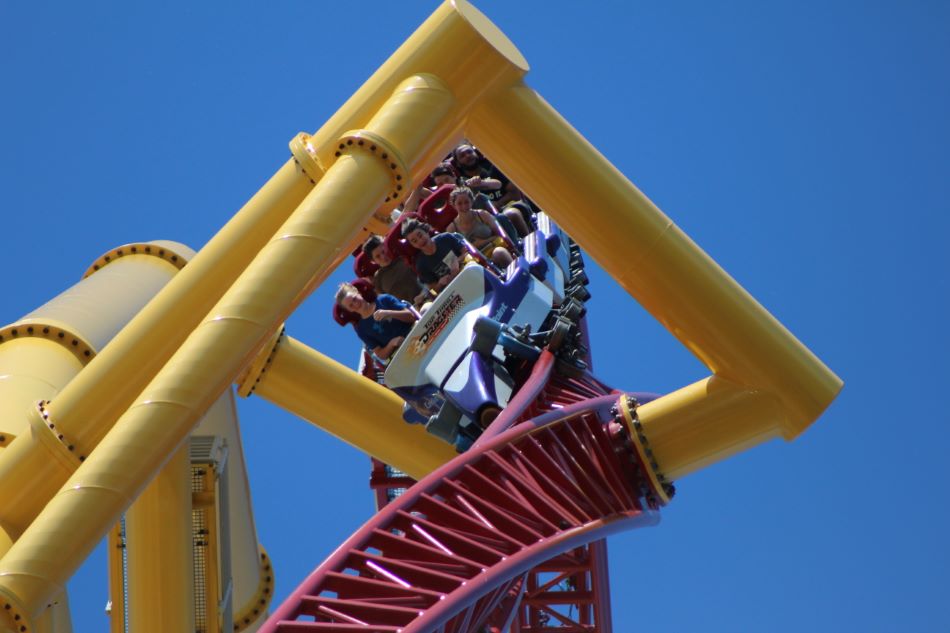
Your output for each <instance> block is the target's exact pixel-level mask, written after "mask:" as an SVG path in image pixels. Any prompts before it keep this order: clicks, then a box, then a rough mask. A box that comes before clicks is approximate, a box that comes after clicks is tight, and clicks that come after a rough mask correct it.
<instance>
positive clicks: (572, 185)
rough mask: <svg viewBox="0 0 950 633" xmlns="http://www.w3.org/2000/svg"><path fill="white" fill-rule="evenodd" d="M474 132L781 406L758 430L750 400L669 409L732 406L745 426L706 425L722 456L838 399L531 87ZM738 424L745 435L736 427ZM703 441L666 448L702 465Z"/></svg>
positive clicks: (813, 361)
mask: <svg viewBox="0 0 950 633" xmlns="http://www.w3.org/2000/svg"><path fill="white" fill-rule="evenodd" d="M466 131H467V133H468V136H469V137H470V138H471V139H472V140H473V141H474V142H475V143H477V144H478V146H479V147H480V148H481V149H482V150H483V151H484V152H485V153H486V155H488V156H490V157H491V159H492V161H493V162H495V164H497V165H498V167H499V168H500V169H502V171H504V172H505V174H506V175H507V176H508V177H510V178H511V179H512V180H513V181H514V182H517V183H518V186H519V187H521V188H522V189H523V190H524V191H525V192H526V193H528V194H529V195H530V196H531V198H532V199H533V200H534V201H535V202H537V203H538V204H539V205H540V206H541V207H542V208H543V209H545V211H547V212H548V213H550V214H551V215H552V216H553V217H554V218H555V219H556V220H557V222H558V223H559V224H560V225H561V226H562V227H563V228H564V230H565V231H567V232H568V233H569V234H570V235H571V237H573V238H574V239H575V240H577V242H578V243H579V244H580V245H581V247H582V248H583V249H584V250H585V252H587V253H588V254H590V255H591V256H592V257H593V258H594V259H595V260H596V261H597V263H598V264H600V265H601V266H602V267H603V268H604V270H606V271H607V272H608V273H609V274H610V275H611V276H612V277H613V278H614V279H615V280H617V282H618V283H619V284H620V285H621V286H622V287H623V288H624V289H626V290H627V292H629V293H630V294H631V295H632V296H633V297H634V298H635V299H636V300H637V301H638V302H639V303H640V304H641V305H643V307H644V308H646V309H647V310H648V311H649V312H650V313H651V314H652V315H653V316H654V317H655V318H656V319H657V320H658V321H659V322H660V323H662V324H663V325H664V327H666V328H667V329H668V330H669V331H670V332H671V333H672V334H673V335H674V336H676V337H677V338H678V339H679V340H680V341H681V342H682V343H683V344H684V345H685V346H686V347H687V348H688V349H689V350H690V351H692V352H693V353H694V354H695V355H696V356H697V357H698V358H699V359H700V360H701V361H702V362H703V363H704V364H705V365H706V366H707V367H709V368H710V369H711V370H712V371H713V373H714V374H715V375H716V376H717V377H719V378H722V379H724V380H726V381H729V382H733V383H736V384H737V385H739V386H740V388H741V389H742V390H745V391H748V392H750V393H756V394H762V395H766V396H768V398H770V399H772V400H774V401H775V402H776V403H777V406H778V407H779V413H778V414H774V415H769V416H768V417H767V418H762V419H759V420H758V423H757V424H758V425H759V427H760V428H758V429H756V430H753V429H750V428H746V426H745V425H748V424H754V423H755V418H754V417H748V416H747V413H748V407H749V406H751V405H750V401H749V400H748V399H747V398H725V399H722V398H716V399H714V400H710V401H709V402H708V403H705V404H703V401H702V398H700V400H699V401H698V402H693V404H692V405H691V406H690V407H689V408H688V410H689V414H688V415H687V418H686V419H685V420H679V419H677V418H676V417H675V416H674V415H673V414H672V413H671V412H672V411H679V410H681V409H680V407H679V406H678V404H675V405H672V406H670V407H669V408H668V409H667V410H666V411H667V413H666V414H665V415H664V416H662V417H663V420H665V421H666V422H668V423H675V424H676V425H677V426H678V428H679V430H680V431H681V432H687V431H688V429H686V428H685V427H684V426H683V424H684V422H685V421H687V420H689V421H693V422H697V423H702V415H700V416H695V415H693V412H694V411H696V410H702V409H703V407H708V412H709V413H711V414H713V415H714V416H718V417H728V414H729V413H730V412H733V413H735V414H736V416H738V417H739V418H741V419H742V420H743V425H744V426H743V428H741V429H739V428H734V429H730V428H725V427H724V428H722V429H721V432H722V433H723V434H725V435H726V437H724V438H721V439H718V438H717V439H715V441H713V439H714V438H713V437H712V434H709V433H708V430H709V429H706V431H704V437H705V438H706V439H708V440H710V441H713V443H712V444H711V445H710V446H709V450H710V451H711V452H712V453H713V454H718V452H719V450H720V449H719V447H720V446H721V445H723V444H730V443H735V442H740V441H741V439H740V438H742V437H745V436H747V435H749V434H753V435H757V436H759V437H763V438H764V437H766V436H770V434H772V433H774V432H776V431H777V433H778V434H779V435H780V436H781V437H784V438H785V439H786V440H790V439H792V438H794V437H795V436H797V435H798V434H799V433H801V432H802V431H803V430H804V429H805V428H806V427H807V426H808V425H809V424H811V423H812V422H813V421H814V420H815V419H817V418H818V416H819V415H820V414H821V412H822V411H824V409H825V408H826V407H827V406H828V405H829V404H830V403H831V401H832V400H833V399H834V398H835V396H836V395H837V393H838V391H839V390H840V389H841V386H842V382H841V380H840V379H839V378H838V377H837V376H836V375H835V374H834V373H833V372H832V371H831V370H830V369H828V367H826V366H825V365H824V364H823V363H822V362H821V361H820V360H819V359H818V358H817V357H816V356H815V355H814V354H813V353H812V352H811V351H809V350H808V349H807V348H806V347H805V346H804V345H802V344H801V343H800V342H799V341H798V340H797V339H796V338H795V337H794V336H793V335H792V334H791V333H790V332H789V331H788V330H786V329H785V327H784V326H782V324H781V323H779V322H778V321H777V320H776V319H775V318H774V317H773V316H772V315H771V314H769V313H768V312H767V311H766V310H765V309H764V308H763V307H762V306H761V305H760V304H759V303H758V302H757V301H756V300H755V299H754V298H753V297H752V296H751V295H749V293H748V292H746V291H745V290H744V289H743V288H742V287H741V286H739V284H737V283H736V282H735V280H733V279H732V278H731V277H730V276H729V275H728V274H727V273H726V272H725V271H724V270H722V268H720V267H719V265H718V264H716V262H714V261H713V260H712V259H711V258H710V257H709V256H708V255H706V253H705V252H703V251H702V249H700V248H699V247H698V246H697V245H696V244H695V243H694V242H693V241H692V240H690V239H689V237H687V236H686V234H684V233H683V232H682V231H681V230H680V229H679V228H678V227H677V226H676V225H674V224H673V222H672V221H671V220H670V219H669V218H668V217H667V216H665V215H664V214H663V213H662V212H661V211H660V210H659V209H658V208H657V207H656V206H654V205H653V203H652V202H650V200H649V199H648V198H647V197H646V196H645V195H643V193H641V192H640V191H639V190H638V189H637V188H636V187H635V186H634V185H633V184H632V183H631V182H630V181H629V180H627V178H626V177H625V176H624V175H623V174H621V173H620V172H619V171H618V170H617V169H616V168H615V167H614V166H613V165H611V164H610V162H609V161H608V160H607V159H606V158H604V157H603V156H602V155H601V154H600V153H599V152H598V151H597V150H596V149H595V148H594V147H593V146H591V145H590V143H588V142H587V141H586V140H585V139H584V138H583V137H582V136H581V135H580V134H579V133H578V132H577V131H576V130H575V129H574V128H573V127H571V125H570V124H569V123H567V121H565V120H564V119H563V118H562V117H561V116H560V115H559V114H558V113H557V112H556V111H555V110H554V109H553V108H552V107H551V106H550V105H549V104H548V103H547V102H546V101H545V100H544V99H543V98H542V97H541V96H540V95H538V94H537V93H536V92H535V91H534V90H532V89H531V88H528V87H527V86H524V85H518V86H513V87H510V88H507V89H503V90H500V91H498V92H496V93H494V94H493V95H492V96H491V97H490V98H486V99H485V100H483V101H482V102H481V104H480V106H479V107H478V108H477V109H476V110H474V111H473V113H472V115H471V116H470V118H469V122H468V126H467V128H466ZM691 393H693V394H694V395H695V392H691ZM758 397H759V396H756V399H757V398H758ZM651 404H653V403H651ZM661 406H665V405H661V404H659V403H656V404H653V406H652V407H651V409H652V410H657V409H658V408H659V407H661ZM723 407H725V410H723ZM659 426H660V425H659V424H652V425H651V428H659ZM733 433H735V434H736V435H737V437H735V438H731V437H729V436H730V435H732V434H733ZM670 446H672V445H670ZM698 449H699V446H698V445H690V447H689V453H688V454H682V455H681V454H669V455H668V458H669V459H672V460H673V463H676V464H680V463H698V462H700V461H702V459H701V458H700V457H699V456H698V455H697V454H695V451H696V450H698ZM669 452H670V453H672V448H670V451H669ZM661 467H662V464H661ZM678 467H679V466H677V468H678Z"/></svg>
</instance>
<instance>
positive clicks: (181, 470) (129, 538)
mask: <svg viewBox="0 0 950 633" xmlns="http://www.w3.org/2000/svg"><path fill="white" fill-rule="evenodd" d="M188 449H189V447H188V444H187V443H186V444H185V445H184V446H183V447H181V448H179V449H178V450H177V451H176V452H175V454H174V455H172V457H171V458H170V459H169V460H168V462H167V463H166V464H165V466H164V467H163V468H162V470H161V472H160V473H158V475H157V476H156V477H155V479H153V480H152V482H151V483H150V484H149V485H148V486H147V487H146V488H145V490H144V491H143V492H142V494H140V495H139V496H138V498H137V499H136V500H135V503H133V504H132V506H131V507H130V508H129V510H128V512H126V514H125V534H126V539H125V540H126V549H127V551H128V587H129V603H128V604H127V605H126V608H127V609H128V619H129V631H130V632H131V633H149V632H150V631H190V630H194V628H195V590H194V570H193V568H192V553H191V552H192V547H193V544H192V532H191V461H190V459H189V452H188Z"/></svg>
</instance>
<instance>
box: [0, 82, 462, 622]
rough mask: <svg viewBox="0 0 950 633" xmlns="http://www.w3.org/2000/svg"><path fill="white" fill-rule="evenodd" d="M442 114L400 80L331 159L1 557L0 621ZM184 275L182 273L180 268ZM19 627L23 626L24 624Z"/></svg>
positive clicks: (167, 435) (308, 276)
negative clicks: (2, 607) (4, 606)
mask: <svg viewBox="0 0 950 633" xmlns="http://www.w3.org/2000/svg"><path fill="white" fill-rule="evenodd" d="M452 105H453V98H452V94H451V92H450V91H449V90H448V89H447V88H446V87H445V85H444V84H443V83H442V82H441V81H439V80H438V79H437V78H435V77H432V76H426V77H421V76H417V77H411V78H409V79H407V80H406V81H404V82H403V83H402V84H401V86H400V89H399V90H397V92H396V93H395V94H394V95H393V97H392V98H391V99H390V100H389V101H387V103H386V104H385V105H384V106H383V108H381V110H380V112H379V113H377V115H376V116H374V117H373V119H372V120H370V121H369V123H368V124H367V126H366V129H365V130H359V131H354V132H351V133H347V134H346V135H345V136H344V137H343V138H341V141H340V145H339V147H340V149H339V150H338V151H339V152H340V156H339V157H338V158H337V160H336V162H335V163H334V164H333V165H332V166H331V167H330V168H329V169H328V170H327V172H326V174H325V175H324V177H323V179H321V181H320V182H319V183H318V184H317V186H316V187H315V188H314V190H313V191H312V192H311V193H310V194H309V195H308V196H307V197H306V198H305V199H304V201H303V203H302V204H301V205H300V207H299V208H298V209H297V210H296V211H295V212H294V213H293V214H292V215H291V217H290V218H289V219H288V220H287V222H286V223H285V224H284V225H283V226H282V227H281V228H280V230H279V231H278V232H277V233H276V234H275V236H274V238H273V239H272V240H271V241H270V242H268V243H267V245H266V246H265V247H264V248H263V249H261V251H260V253H259V254H258V255H257V257H255V258H254V261H253V262H252V263H251V264H250V265H249V266H248V268H247V269H246V270H245V271H244V272H243V273H242V274H241V276H240V277H239V278H238V279H237V281H236V282H235V283H234V285H233V286H232V287H231V288H230V289H229V290H228V292H227V293H225V295H224V296H223V297H222V298H221V300H220V301H219V302H218V304H217V305H216V306H215V307H214V309H213V310H212V311H211V312H210V313H209V314H208V315H207V317H205V319H204V320H203V321H202V322H201V323H200V324H199V325H198V327H197V328H195V330H194V331H193V332H192V334H191V335H190V336H189V337H188V338H187V339H186V341H185V342H184V344H182V346H181V348H180V349H179V350H178V351H177V352H176V353H175V354H174V356H172V358H171V359H170V360H169V362H168V363H167V364H166V365H165V367H164V368H163V369H162V370H161V371H160V372H159V373H158V375H157V376H156V377H155V379H154V380H153V381H152V382H151V383H150V384H149V386H148V387H147V388H146V389H145V390H144V391H143V392H142V394H141V395H140V396H139V398H138V399H137V400H136V402H135V403H134V404H133V405H132V406H131V407H130V408H129V410H128V411H127V412H126V413H125V414H124V415H123V416H122V417H121V418H120V419H119V421H118V422H117V424H116V425H115V428H114V429H113V430H112V431H111V432H109V434H108V435H107V436H106V438H104V439H103V441H102V442H101V443H100V445H99V447H98V448H97V449H96V451H95V452H93V453H92V454H91V455H90V456H89V457H88V459H86V461H85V462H84V463H83V464H82V465H81V466H80V467H79V469H78V470H77V471H76V472H75V474H74V475H73V476H72V477H71V478H70V479H69V481H67V482H66V484H65V485H64V486H63V488H62V489H61V490H60V491H59V492H58V493H57V494H56V496H54V497H53V498H52V499H51V500H50V502H49V503H48V504H47V505H46V507H45V508H44V509H43V511H42V512H41V513H40V514H39V516H38V517H37V518H36V520H35V521H34V522H33V523H32V524H31V526H30V527H29V528H28V529H27V530H26V531H25V532H24V533H23V535H22V536H21V537H20V538H19V540H17V542H16V543H15V544H14V545H13V547H12V548H10V550H9V551H8V552H7V553H6V555H5V556H4V557H3V559H2V560H0V596H2V599H3V600H5V601H6V603H9V604H10V605H11V609H9V610H6V611H5V612H3V613H0V622H2V621H3V620H4V619H6V624H7V626H8V627H12V626H14V619H13V618H15V617H17V616H19V617H20V618H21V620H24V619H26V620H30V619H32V618H34V617H36V615H37V614H39V613H40V612H42V610H43V609H45V608H47V606H48V605H49V603H48V601H49V600H50V598H51V597H52V596H53V595H55V594H56V593H58V592H59V591H61V589H62V586H63V585H64V583H65V582H66V579H67V578H68V577H69V575H70V574H71V573H72V572H73V571H74V570H75V569H76V568H77V567H78V566H79V564H81V562H82V560H84V559H85V557H86V556H87V555H88V553H89V552H90V551H91V549H92V548H93V546H94V545H95V543H96V542H98V541H99V540H100V539H101V538H102V537H103V536H104V535H105V533H106V532H107V531H108V529H109V527H110V526H111V525H113V524H114V522H115V521H116V520H117V519H118V517H119V515H120V514H121V512H122V511H123V510H124V509H125V508H127V507H128V506H129V504H130V503H131V501H132V500H133V499H134V498H135V497H136V496H137V494H138V493H139V492H140V491H141V490H142V488H143V487H144V486H145V485H146V484H147V483H148V481H149V480H150V479H151V478H152V477H154V476H155V474H156V473H157V472H158V470H159V469H160V468H161V466H162V465H163V464H164V463H165V462H166V461H167V459H168V457H169V456H170V455H171V454H172V453H173V452H174V451H175V450H177V449H178V447H179V446H180V445H181V442H182V441H183V440H184V439H185V437H186V436H187V435H188V433H189V432H190V431H191V429H192V428H193V427H194V425H195V424H196V423H197V421H198V419H199V418H200V417H201V415H203V414H204V412H205V411H206V410H207V408H208V407H209V406H210V405H211V403H212V402H213V401H214V400H215V399H216V398H217V397H218V396H220V394H221V393H222V392H223V391H224V390H225V389H226V388H228V386H229V385H230V383H231V382H232V381H233V380H234V379H235V378H236V377H237V375H238V373H239V371H240V369H241V368H242V367H243V366H244V365H245V364H246V363H247V362H248V361H249V360H250V358H251V356H252V354H253V353H254V352H255V350H256V349H258V348H259V347H260V346H261V345H262V344H263V343H264V342H265V341H266V340H267V338H268V336H269V334H270V332H271V331H273V329H275V328H276V327H277V325H278V324H279V323H280V322H281V321H283V319H284V318H285V317H286V316H287V315H288V314H289V313H290V312H291V311H292V310H293V309H294V308H295V307H296V305H297V304H298V303H299V302H300V301H301V300H302V298H303V297H304V296H306V294H307V293H308V292H309V291H310V290H311V289H312V288H313V287H314V286H315V285H316V284H317V283H319V281H321V280H322V278H323V277H324V275H326V274H327V273H328V266H329V265H330V264H331V263H332V262H333V260H334V258H335V257H336V256H337V255H338V253H339V245H340V244H346V243H347V242H348V241H349V240H350V239H351V238H352V237H353V236H354V235H355V234H357V233H358V231H359V230H360V227H362V225H363V223H364V222H365V221H366V218H367V217H368V216H369V215H370V213H372V210H373V209H375V208H377V207H378V206H379V204H380V203H381V202H382V201H383V199H384V198H385V197H386V196H387V195H390V196H391V195H393V194H394V193H395V191H398V190H399V188H400V185H399V183H400V179H399V176H402V179H403V181H404V180H405V178H406V176H405V173H406V169H405V167H403V165H405V164H406V163H409V164H415V162H416V161H417V160H418V158H419V156H420V155H421V154H423V153H424V150H425V149H427V148H428V147H429V143H430V141H429V138H430V136H431V133H432V130H433V129H434V128H435V127H437V126H439V125H440V124H441V122H442V120H443V118H444V117H445V116H446V115H447V114H449V112H450V110H451V107H452ZM186 270H187V268H186ZM28 626H29V625H27V627H28Z"/></svg>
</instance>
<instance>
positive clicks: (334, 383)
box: [238, 337, 456, 479]
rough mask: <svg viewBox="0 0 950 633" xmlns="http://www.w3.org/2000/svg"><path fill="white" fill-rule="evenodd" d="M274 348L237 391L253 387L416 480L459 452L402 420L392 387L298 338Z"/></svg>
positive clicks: (284, 340)
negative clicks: (374, 379) (366, 376)
mask: <svg viewBox="0 0 950 633" xmlns="http://www.w3.org/2000/svg"><path fill="white" fill-rule="evenodd" d="M272 347H273V351H272V354H271V356H270V358H268V359H267V364H266V368H267V371H266V372H263V373H261V372H259V371H258V372H256V373H253V374H248V375H247V376H245V377H244V381H243V384H242V387H241V388H239V391H238V393H240V394H241V395H249V394H250V392H252V391H253V393H254V394H256V395H258V396H260V397H262V398H264V399H265V400H267V401H269V402H272V403H274V404H276V405H277V406H279V407H281V408H283V409H286V410H287V411H290V412H291V413H293V414H295V415H298V416H300V417H301V418H303V419H304V420H307V421H308V422H310V423H311V424H314V425H316V426H318V427H320V428H322V429H323V430H325V431H326V432H327V433H330V434H331V435H334V436H336V437H338V438H340V439H341V440H343V441H344V442H346V443H347V444H350V445H351V446H354V447H356V448H358V449H360V450H361V451H363V452H365V453H367V454H369V455H371V456H373V457H375V458H376V459H379V460H381V461H383V462H385V463H387V464H390V465H391V466H394V467H395V468H398V469H399V470H401V471H403V472H404V473H406V474H408V475H409V476H410V477H413V478H415V479H421V478H422V477H424V476H425V475H427V474H428V473H430V472H432V471H433V470H435V469H436V468H438V467H439V466H441V465H442V464H444V463H445V462H447V461H449V460H450V459H452V458H453V457H455V455H456V453H455V449H454V448H453V447H452V446H450V445H449V444H447V443H445V442H443V441H441V440H439V439H437V438H435V437H434V436H432V435H430V434H429V433H426V431H425V429H424V428H423V427H422V426H421V425H418V424H407V423H406V422H405V421H403V419H402V405H403V400H402V399H401V398H400V397H399V396H397V395H396V394H395V393H393V392H392V391H390V390H389V389H386V388H385V387H383V386H381V385H378V384H376V383H374V382H372V381H370V380H367V379H366V378H365V377H363V376H361V375H360V374H358V373H356V372H355V371H353V370H352V369H350V368H348V367H346V366H344V365H341V364H340V363H338V362H336V361H335V360H333V359H331V358H327V357H326V356H324V355H323V354H321V353H320V352H318V351H316V350H315V349H312V348H310V347H308V346H306V345H304V344H303V343H301V342H300V341H297V340H295V339H293V338H290V337H282V338H281V339H280V341H279V342H278V343H277V344H276V346H272ZM259 369H263V367H261V368H259ZM258 379H259V381H258Z"/></svg>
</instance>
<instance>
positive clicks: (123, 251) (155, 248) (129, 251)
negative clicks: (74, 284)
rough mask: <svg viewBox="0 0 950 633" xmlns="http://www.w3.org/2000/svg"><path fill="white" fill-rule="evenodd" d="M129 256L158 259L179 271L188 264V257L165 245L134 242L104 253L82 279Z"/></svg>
mask: <svg viewBox="0 0 950 633" xmlns="http://www.w3.org/2000/svg"><path fill="white" fill-rule="evenodd" d="M128 255H150V256H152V257H158V258H159V259H163V260H165V261H166V262H168V263H169V264H171V265H172V266H174V267H175V268H177V269H178V270H181V269H182V268H184V267H185V264H187V263H188V257H186V256H185V255H184V254H183V253H179V252H176V251H175V250H174V249H173V248H170V247H169V246H168V245H166V244H165V243H155V242H133V243H131V244H123V245H122V246H119V247H117V248H114V249H112V250H111V251H108V252H107V253H103V254H102V255H101V256H100V257H99V259H97V260H96V261H94V262H93V263H92V264H91V265H90V266H89V268H87V269H86V272H84V273H83V275H82V278H83V279H85V278H86V277H88V276H89V275H91V274H93V273H95V272H96V271H98V270H101V269H102V268H104V267H106V266H108V265H109V264H110V263H112V262H114V261H116V260H117V259H119V258H121V257H126V256H128Z"/></svg>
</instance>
